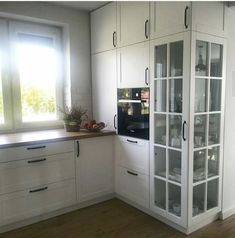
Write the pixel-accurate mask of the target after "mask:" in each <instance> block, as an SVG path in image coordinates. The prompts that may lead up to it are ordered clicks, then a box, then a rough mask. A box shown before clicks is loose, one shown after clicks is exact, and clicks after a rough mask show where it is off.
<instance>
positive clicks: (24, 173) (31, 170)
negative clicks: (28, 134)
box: [0, 152, 75, 194]
mask: <svg viewBox="0 0 235 238" xmlns="http://www.w3.org/2000/svg"><path fill="white" fill-rule="evenodd" d="M70 178H75V158H74V152H70V153H63V154H57V155H51V156H44V157H36V158H30V159H25V160H17V161H12V162H8V163H0V194H3V193H8V192H14V191H18V190H23V189H26V188H30V187H32V186H40V184H47V183H53V182H57V181H61V180H66V179H70Z"/></svg>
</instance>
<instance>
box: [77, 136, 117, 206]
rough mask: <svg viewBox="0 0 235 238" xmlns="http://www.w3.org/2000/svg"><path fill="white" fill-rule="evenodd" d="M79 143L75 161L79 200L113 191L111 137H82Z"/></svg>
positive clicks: (97, 196)
mask: <svg viewBox="0 0 235 238" xmlns="http://www.w3.org/2000/svg"><path fill="white" fill-rule="evenodd" d="M79 143H80V155H79V157H78V158H77V161H76V162H77V175H78V177H77V186H78V191H77V192H78V199H79V202H84V201H88V200H91V199H95V198H99V197H101V196H105V195H107V194H111V193H113V191H114V183H113V182H114V178H113V174H114V172H113V166H114V164H113V163H114V161H113V137H110V136H107V137H103V138H101V137H99V138H92V139H84V140H81V141H79Z"/></svg>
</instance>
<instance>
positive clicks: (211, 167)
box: [207, 146, 220, 178]
mask: <svg viewBox="0 0 235 238" xmlns="http://www.w3.org/2000/svg"><path fill="white" fill-rule="evenodd" d="M219 154H220V147H219V146H216V147H212V148H209V149H208V157H207V160H208V174H207V177H208V178H211V177H214V176H217V175H218V174H219V156H220V155H219Z"/></svg>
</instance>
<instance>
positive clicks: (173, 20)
mask: <svg viewBox="0 0 235 238" xmlns="http://www.w3.org/2000/svg"><path fill="white" fill-rule="evenodd" d="M150 6H151V7H150V20H151V24H150V27H151V30H150V35H151V39H154V38H158V37H162V36H166V35H171V34H175V33H179V32H183V31H186V30H188V29H189V27H190V11H191V3H190V2H187V1H183V2H182V1H181V2H178V1H175V2H168V1H153V2H151V3H150Z"/></svg>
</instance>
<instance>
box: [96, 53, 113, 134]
mask: <svg viewBox="0 0 235 238" xmlns="http://www.w3.org/2000/svg"><path fill="white" fill-rule="evenodd" d="M116 79H117V76H116V50H110V51H106V52H102V53H98V54H95V55H92V105H93V118H94V119H96V120H97V121H103V122H104V123H105V124H106V128H107V129H110V130H115V121H114V120H115V118H114V117H115V115H116V110H117V109H116V108H117V84H116V82H117V80H116Z"/></svg>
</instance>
